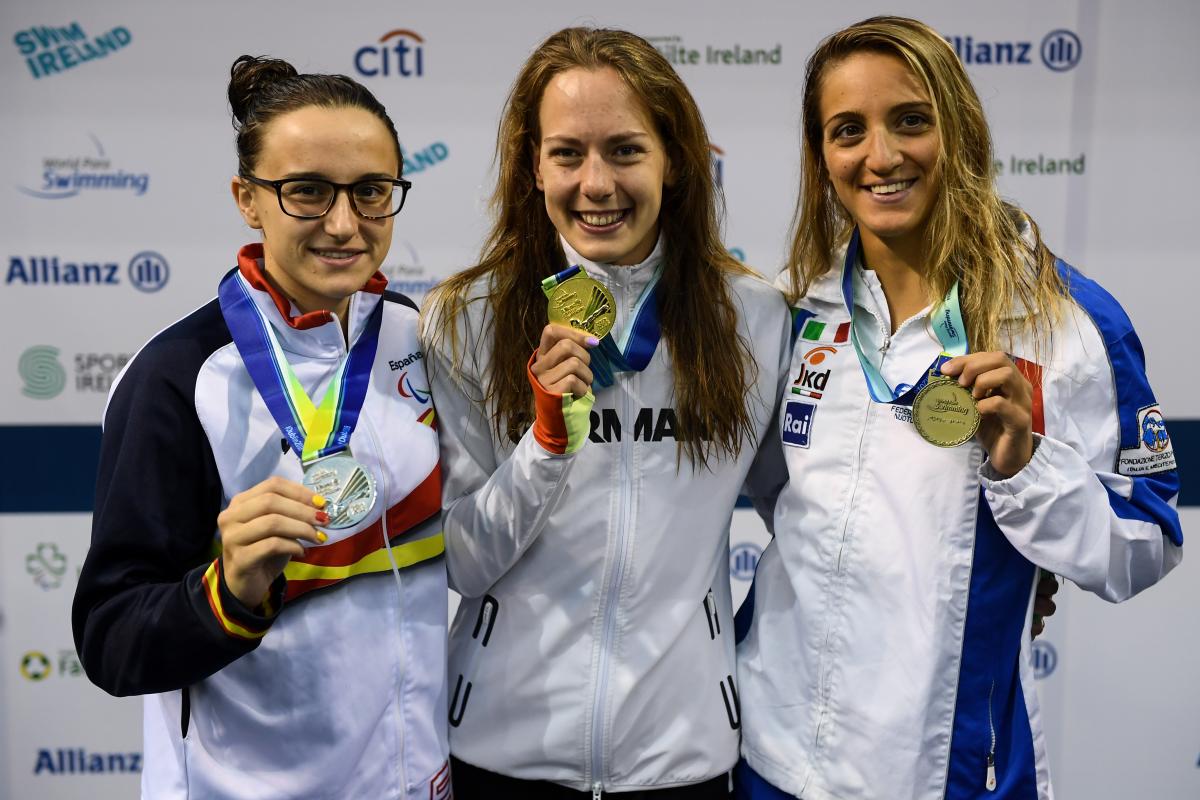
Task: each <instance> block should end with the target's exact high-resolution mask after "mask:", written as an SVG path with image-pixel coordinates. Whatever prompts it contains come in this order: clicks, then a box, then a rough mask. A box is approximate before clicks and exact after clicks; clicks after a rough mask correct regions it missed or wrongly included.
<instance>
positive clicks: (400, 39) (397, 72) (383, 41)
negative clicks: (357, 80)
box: [354, 28, 425, 78]
mask: <svg viewBox="0 0 1200 800" xmlns="http://www.w3.org/2000/svg"><path fill="white" fill-rule="evenodd" d="M424 44H425V39H424V38H422V37H421V35H420V34H419V33H417V32H416V31H411V30H409V29H407V28H396V29H395V30H390V31H388V32H387V33H385V34H384V35H383V36H380V37H379V41H378V42H376V43H374V44H368V45H364V46H362V47H360V48H358V50H357V51H356V52H355V53H354V69H355V71H356V72H357V73H358V74H359V75H362V76H363V77H364V78H420V77H421V76H423V75H424V74H425V49H424Z"/></svg>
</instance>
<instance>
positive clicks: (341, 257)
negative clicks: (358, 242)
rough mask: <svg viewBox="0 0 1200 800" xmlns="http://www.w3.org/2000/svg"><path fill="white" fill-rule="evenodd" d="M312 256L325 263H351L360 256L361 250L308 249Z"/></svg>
mask: <svg viewBox="0 0 1200 800" xmlns="http://www.w3.org/2000/svg"><path fill="white" fill-rule="evenodd" d="M310 251H311V252H312V254H313V255H315V256H317V257H318V258H321V259H324V260H326V261H351V260H353V259H354V258H356V257H358V256H360V255H362V253H363V251H362V250H345V249H340V248H332V247H330V248H317V247H313V248H310Z"/></svg>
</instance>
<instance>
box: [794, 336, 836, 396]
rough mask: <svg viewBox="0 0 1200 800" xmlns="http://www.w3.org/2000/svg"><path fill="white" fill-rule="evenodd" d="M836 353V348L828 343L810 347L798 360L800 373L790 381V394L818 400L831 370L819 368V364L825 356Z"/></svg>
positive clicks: (827, 383)
mask: <svg viewBox="0 0 1200 800" xmlns="http://www.w3.org/2000/svg"><path fill="white" fill-rule="evenodd" d="M836 353H837V348H836V347H830V346H829V345H819V346H817V347H813V348H810V349H809V350H808V352H807V353H805V354H804V356H803V358H801V360H800V374H799V375H797V376H796V380H795V381H794V382H793V383H792V394H798V395H803V396H804V397H811V398H812V399H813V400H820V399H821V397H822V395H823V393H824V392H825V387H826V386H828V385H829V375H830V374H831V373H832V372H833V370H832V369H824V370H823V369H819V366H820V365H821V364H823V363H825V360H826V358H828V357H829V356H832V355H835V354H836Z"/></svg>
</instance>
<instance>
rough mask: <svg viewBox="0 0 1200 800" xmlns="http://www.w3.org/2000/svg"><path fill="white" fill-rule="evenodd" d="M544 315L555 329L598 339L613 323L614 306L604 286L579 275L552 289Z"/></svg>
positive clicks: (614, 320) (614, 319) (611, 297)
mask: <svg viewBox="0 0 1200 800" xmlns="http://www.w3.org/2000/svg"><path fill="white" fill-rule="evenodd" d="M547 314H548V316H549V317H550V321H551V322H553V323H554V324H555V325H567V326H569V327H572V328H576V329H578V330H581V331H587V332H588V333H590V334H591V335H592V336H595V337H596V338H597V339H602V338H603V337H604V336H605V335H606V334H607V333H608V332H609V331H611V330H612V327H613V324H614V323H615V322H616V321H617V303H616V301H615V300H613V296H612V292H610V291H609V290H608V289H607V288H605V286H604V284H602V283H600V282H599V281H597V280H595V279H593V278H589V277H588V276H587V275H584V274H582V273H580V274H578V275H575V276H574V277H571V278H568V279H567V280H565V281H563V282H562V283H560V284H559V285H558V286H555V287H554V289H553V290H552V291H551V292H550V303H549V306H548V307H547Z"/></svg>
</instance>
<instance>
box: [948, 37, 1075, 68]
mask: <svg viewBox="0 0 1200 800" xmlns="http://www.w3.org/2000/svg"><path fill="white" fill-rule="evenodd" d="M945 39H946V41H947V42H949V43H950V46H951V47H953V48H954V52H955V53H956V54H958V58H959V60H960V61H962V62H963V63H964V64H966V65H968V66H972V67H973V66H990V67H1006V66H1021V65H1031V64H1034V63H1037V61H1040V62H1041V64H1042V66H1044V67H1046V69H1049V70H1051V71H1053V72H1067V71H1068V70H1072V69H1074V68H1075V67H1077V66H1078V65H1079V61H1080V59H1081V58H1083V42H1081V41H1080V40H1079V37H1078V36H1076V35H1075V34H1074V33H1073V32H1072V31H1069V30H1066V29H1064V28H1058V29H1056V30H1052V31H1050V32H1049V33H1047V34H1046V35H1045V36H1043V37H1042V41H1041V44H1040V45H1038V46H1035V45H1034V43H1033V42H1032V41H1019V40H1006V39H1000V40H995V39H983V38H976V37H975V36H974V35H969V36H946V37H945ZM1035 59H1037V61H1035Z"/></svg>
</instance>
